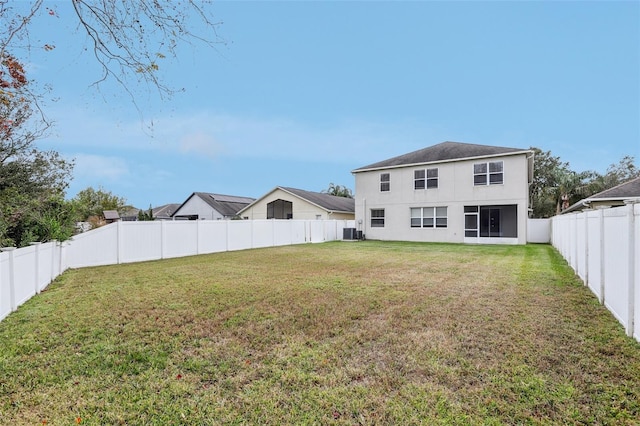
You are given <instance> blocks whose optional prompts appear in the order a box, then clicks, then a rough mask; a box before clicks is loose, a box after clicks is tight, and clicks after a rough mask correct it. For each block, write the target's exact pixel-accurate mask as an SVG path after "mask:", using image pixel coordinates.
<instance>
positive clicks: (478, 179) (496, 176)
mask: <svg viewBox="0 0 640 426" xmlns="http://www.w3.org/2000/svg"><path fill="white" fill-rule="evenodd" d="M503 167H504V165H503V162H502V161H491V162H488V163H476V164H474V165H473V184H474V185H498V184H502V183H503V182H504V175H503Z"/></svg>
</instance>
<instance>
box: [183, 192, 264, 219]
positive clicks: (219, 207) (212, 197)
mask: <svg viewBox="0 0 640 426" xmlns="http://www.w3.org/2000/svg"><path fill="white" fill-rule="evenodd" d="M196 195H197V196H198V197H200V198H201V199H202V200H203V201H204V202H205V203H207V204H208V205H210V206H211V207H212V208H213V209H215V210H216V211H217V212H218V213H220V214H221V215H222V216H224V217H233V216H236V215H237V214H238V212H239V211H240V210H242V209H243V208H245V207H247V206H248V205H249V204H251V203H252V202H254V201H255V199H254V198H250V197H236V196H235V195H223V194H213V193H210V192H194V193H193V194H191V195H190V196H189V198H187V200H186V201H185V202H184V203H182V204H180V206H179V207H178V208H177V209H175V210H174V211H173V214H175V212H176V211H178V210H179V209H180V208H182V206H184V205H185V204H186V203H187V201H189V200H190V199H191V198H192V197H194V196H196ZM173 214H172V216H173Z"/></svg>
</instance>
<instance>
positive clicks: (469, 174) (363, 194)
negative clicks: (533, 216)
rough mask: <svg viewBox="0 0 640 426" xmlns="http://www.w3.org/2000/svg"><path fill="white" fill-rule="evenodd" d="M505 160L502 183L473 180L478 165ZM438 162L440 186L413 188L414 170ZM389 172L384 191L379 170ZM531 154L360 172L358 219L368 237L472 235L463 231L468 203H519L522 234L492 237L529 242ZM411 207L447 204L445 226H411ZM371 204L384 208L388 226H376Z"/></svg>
mask: <svg viewBox="0 0 640 426" xmlns="http://www.w3.org/2000/svg"><path fill="white" fill-rule="evenodd" d="M490 161H503V183H502V184H496V185H474V173H473V165H474V164H475V163H480V162H490ZM425 168H438V188H427V189H419V190H416V189H414V171H415V170H418V169H425ZM381 173H389V175H390V176H389V177H390V190H389V191H388V192H381V191H380V174H381ZM527 177H528V169H527V157H526V154H518V155H510V156H499V157H495V158H494V157H491V158H483V159H475V160H463V161H453V162H442V163H434V164H429V165H421V166H408V167H400V168H390V169H385V170H374V171H365V172H357V173H355V181H356V183H355V188H356V190H355V193H356V197H355V202H356V207H355V210H356V224H357V226H358V229H360V230H362V231H363V233H364V234H365V237H366V238H368V239H380V240H399V241H433V242H458V243H461V242H489V241H485V240H484V239H479V238H477V239H475V240H474V241H469V239H468V238H466V239H465V236H464V219H465V217H464V206H472V205H476V206H486V205H517V221H518V223H517V229H518V233H517V234H518V236H517V239H514V238H509V239H504V240H503V241H500V239H498V238H492V239H491V240H492V241H490V242H494V243H496V242H502V243H517V244H525V243H526V224H527V216H528V210H527V209H528V193H529V186H528V179H527ZM412 207H447V227H446V228H412V227H411V210H410V209H411V208H412ZM372 209H385V226H384V227H382V228H380V227H371V217H370V212H371V210H372Z"/></svg>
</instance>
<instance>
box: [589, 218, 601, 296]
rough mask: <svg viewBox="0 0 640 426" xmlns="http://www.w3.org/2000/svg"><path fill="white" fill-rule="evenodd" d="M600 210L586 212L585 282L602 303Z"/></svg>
mask: <svg viewBox="0 0 640 426" xmlns="http://www.w3.org/2000/svg"><path fill="white" fill-rule="evenodd" d="M602 212H603V211H602V210H598V211H588V212H586V216H587V228H588V231H587V232H588V234H587V248H586V251H587V281H586V284H587V285H588V286H589V288H590V289H591V291H592V292H593V293H594V294H595V295H596V296H597V297H598V299H600V301H601V302H602V301H603V299H602V296H603V295H604V293H603V292H602V289H601V287H602V286H603V285H604V281H603V280H602V273H603V272H604V271H603V269H602V267H601V266H602V261H601V259H602V255H603V250H602V247H603V245H604V244H603V242H604V240H603V238H602V233H603V229H602V227H601V217H602Z"/></svg>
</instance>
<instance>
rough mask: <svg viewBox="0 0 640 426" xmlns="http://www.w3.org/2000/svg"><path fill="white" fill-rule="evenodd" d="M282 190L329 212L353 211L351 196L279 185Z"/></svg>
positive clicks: (354, 203) (353, 204) (354, 204)
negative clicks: (338, 195)
mask: <svg viewBox="0 0 640 426" xmlns="http://www.w3.org/2000/svg"><path fill="white" fill-rule="evenodd" d="M278 188H280V189H282V190H283V191H286V192H289V193H291V194H293V195H296V196H297V197H300V198H302V199H304V200H306V201H308V202H310V203H312V204H315V205H317V206H318V207H322V208H323V209H325V210H327V211H331V212H343V213H354V212H355V208H356V202H355V200H354V199H353V198H347V197H337V196H335V195H329V194H324V193H322V192H312V191H305V190H303V189H297V188H289V187H286V186H279V187H278Z"/></svg>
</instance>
